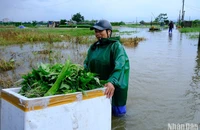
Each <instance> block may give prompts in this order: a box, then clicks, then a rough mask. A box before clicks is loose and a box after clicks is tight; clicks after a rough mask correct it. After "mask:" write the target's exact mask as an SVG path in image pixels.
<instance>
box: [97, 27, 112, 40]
mask: <svg viewBox="0 0 200 130" xmlns="http://www.w3.org/2000/svg"><path fill="white" fill-rule="evenodd" d="M94 31H95V36H96V38H97V39H98V40H99V39H101V38H109V36H110V33H111V31H110V30H108V34H107V32H106V30H97V29H95V30H94Z"/></svg>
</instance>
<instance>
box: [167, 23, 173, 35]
mask: <svg viewBox="0 0 200 130" xmlns="http://www.w3.org/2000/svg"><path fill="white" fill-rule="evenodd" d="M168 26H169V33H172V29H173V28H174V23H173V22H172V21H171V22H170V23H169V25H168Z"/></svg>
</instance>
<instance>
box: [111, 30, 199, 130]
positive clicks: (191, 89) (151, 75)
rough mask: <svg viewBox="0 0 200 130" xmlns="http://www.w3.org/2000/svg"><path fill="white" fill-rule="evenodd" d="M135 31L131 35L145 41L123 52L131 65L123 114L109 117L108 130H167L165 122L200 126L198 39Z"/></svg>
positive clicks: (164, 32)
mask: <svg viewBox="0 0 200 130" xmlns="http://www.w3.org/2000/svg"><path fill="white" fill-rule="evenodd" d="M121 30H136V29H131V28H121ZM138 30H139V33H136V34H133V35H132V36H144V37H146V38H147V40H146V41H144V42H141V43H139V45H138V46H137V47H136V48H134V49H130V48H127V49H126V50H127V53H128V55H129V58H130V64H131V74H130V84H129V92H128V94H129V95H128V102H127V115H126V116H125V117H122V118H113V122H112V125H113V128H112V129H113V130H167V129H168V124H169V123H170V125H171V124H172V123H174V124H178V123H179V124H186V123H193V124H199V127H200V76H199V75H200V73H199V71H200V59H199V58H200V50H198V46H197V43H198V40H197V39H195V40H191V39H188V36H187V35H186V34H180V33H179V32H178V31H177V30H174V32H173V34H172V35H169V34H168V32H167V30H163V31H161V32H152V33H150V32H148V30H147V29H138ZM127 37H129V36H127ZM199 129H200V128H199Z"/></svg>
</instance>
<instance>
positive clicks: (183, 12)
mask: <svg viewBox="0 0 200 130" xmlns="http://www.w3.org/2000/svg"><path fill="white" fill-rule="evenodd" d="M184 4H185V0H183V5H182V22H183V21H184V15H185V11H184Z"/></svg>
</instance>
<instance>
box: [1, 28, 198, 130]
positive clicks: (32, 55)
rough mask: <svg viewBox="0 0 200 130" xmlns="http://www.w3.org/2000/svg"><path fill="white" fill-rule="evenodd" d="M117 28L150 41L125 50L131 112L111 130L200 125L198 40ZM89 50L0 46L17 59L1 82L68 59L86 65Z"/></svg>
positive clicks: (59, 45)
mask: <svg viewBox="0 0 200 130" xmlns="http://www.w3.org/2000/svg"><path fill="white" fill-rule="evenodd" d="M119 30H120V31H137V33H133V34H131V35H122V36H121V37H135V36H138V37H145V38H146V41H143V42H141V43H139V44H138V46H137V47H135V48H126V51H127V54H128V56H129V59H130V65H131V70H130V71H131V72H130V82H129V91H128V101H127V114H126V116H124V117H121V118H116V117H113V119H112V130H167V129H168V123H174V124H178V123H180V124H185V123H193V124H199V123H200V77H199V74H200V73H199V71H200V59H199V57H200V50H199V51H198V46H197V43H198V41H197V39H194V40H192V39H189V38H188V36H187V35H186V34H180V33H179V32H178V31H177V30H174V32H173V34H172V35H169V34H168V32H167V30H162V31H161V32H148V29H139V28H138V29H134V28H120V29H119ZM87 49H88V46H78V45H76V44H74V45H70V44H68V43H66V42H63V43H54V44H53V45H50V44H48V43H47V44H44V43H41V44H37V45H23V46H10V47H6V48H5V47H1V48H0V54H1V56H3V58H4V59H6V60H9V59H12V58H13V59H15V61H16V65H17V69H16V70H14V71H8V72H4V73H3V72H1V73H0V76H1V77H0V78H5V77H10V79H11V80H17V79H19V78H20V75H21V74H23V73H26V72H28V71H29V70H30V69H31V68H32V67H35V66H37V64H38V63H39V62H61V63H64V62H65V60H66V59H67V57H68V56H69V55H70V57H71V59H72V61H73V62H76V63H80V64H82V62H83V59H84V56H85V52H86V51H87ZM49 50H50V53H48V52H49ZM44 53H47V54H44ZM52 59H53V60H52ZM5 75H6V76H5ZM199 127H200V126H199Z"/></svg>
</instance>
